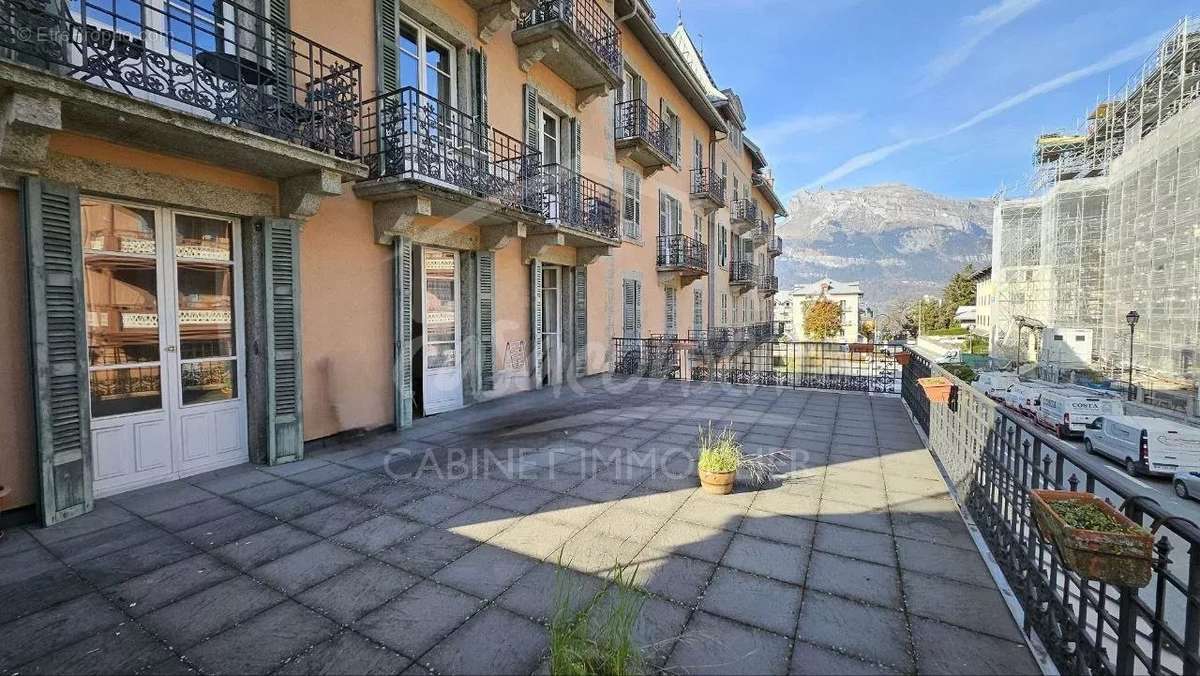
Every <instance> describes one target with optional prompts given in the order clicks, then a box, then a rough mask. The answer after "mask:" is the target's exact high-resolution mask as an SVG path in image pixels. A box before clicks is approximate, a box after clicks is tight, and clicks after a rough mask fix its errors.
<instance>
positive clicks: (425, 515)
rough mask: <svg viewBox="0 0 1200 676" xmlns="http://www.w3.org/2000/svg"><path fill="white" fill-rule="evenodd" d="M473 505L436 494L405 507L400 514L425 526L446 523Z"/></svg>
mask: <svg viewBox="0 0 1200 676" xmlns="http://www.w3.org/2000/svg"><path fill="white" fill-rule="evenodd" d="M471 506H472V503H470V502H468V501H466V500H463V499H462V498H456V497H454V496H452V495H442V494H435V495H430V496H427V497H424V498H421V499H420V500H417V501H416V502H413V503H410V504H407V505H405V506H404V507H403V508H401V509H400V510H399V513H400V514H401V515H403V516H406V517H408V518H410V519H413V520H414V521H420V522H421V523H424V524H436V523H439V522H441V521H445V520H446V519H449V518H450V517H452V516H454V515H455V514H458V513H460V512H465V511H466V510H468V509H470V508H471Z"/></svg>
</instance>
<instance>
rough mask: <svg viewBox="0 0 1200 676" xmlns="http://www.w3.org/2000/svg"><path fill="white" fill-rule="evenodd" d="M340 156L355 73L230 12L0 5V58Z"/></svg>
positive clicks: (239, 10) (314, 46)
mask: <svg viewBox="0 0 1200 676" xmlns="http://www.w3.org/2000/svg"><path fill="white" fill-rule="evenodd" d="M2 53H6V54H7V56H8V57H9V58H12V59H14V60H17V61H20V62H23V63H26V64H29V65H33V66H36V67H38V68H43V69H46V70H49V71H52V72H54V73H56V74H59V75H63V76H66V77H71V78H75V79H78V80H83V81H85V82H89V83H91V84H95V85H99V86H102V87H106V88H109V89H113V90H116V91H120V92H123V93H125V94H128V95H130V96H133V97H136V98H140V99H145V100H148V101H151V102H154V103H158V104H161V105H164V106H166V107H168V108H173V109H176V110H180V111H183V112H187V113H191V114H194V115H198V116H201V117H206V118H209V119H213V120H216V121H217V122H221V123H224V124H230V125H234V126H237V127H242V128H245V129H250V130H253V131H256V132H260V133H263V134H268V135H270V136H274V137H277V138H280V139H284V140H287V141H291V142H294V143H300V144H303V145H306V146H309V147H311V148H315V149H317V150H321V151H323V152H329V153H333V154H336V155H338V156H340V157H345V158H355V157H357V156H358V152H357V148H356V147H355V140H356V139H355V136H356V135H355V131H356V130H357V128H358V115H359V100H360V77H361V73H360V71H361V67H360V65H359V64H358V63H356V62H354V61H352V60H350V59H348V58H346V57H345V56H342V55H341V54H339V53H337V52H335V51H333V50H331V49H329V48H328V47H325V46H324V45H321V44H319V43H316V42H313V41H312V40H309V39H307V38H305V37H304V36H302V35H300V34H298V33H296V32H294V31H292V30H291V29H289V28H288V27H287V26H286V25H285V24H283V23H282V22H279V21H275V20H272V19H271V18H268V17H266V16H263V15H261V14H258V13H256V12H253V11H251V10H249V9H246V8H244V7H242V6H240V5H239V4H237V3H235V2H200V1H198V0H182V1H177V0H171V1H169V2H168V1H162V0H0V54H2Z"/></svg>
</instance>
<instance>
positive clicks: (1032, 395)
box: [1004, 382, 1045, 418]
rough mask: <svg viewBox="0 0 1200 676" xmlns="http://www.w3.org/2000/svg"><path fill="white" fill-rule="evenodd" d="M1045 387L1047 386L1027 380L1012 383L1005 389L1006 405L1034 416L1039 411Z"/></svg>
mask: <svg viewBox="0 0 1200 676" xmlns="http://www.w3.org/2000/svg"><path fill="white" fill-rule="evenodd" d="M1043 389H1045V388H1043V387H1040V386H1037V385H1034V384H1032V383H1026V382H1019V383H1017V384H1015V385H1010V386H1009V388H1008V389H1007V390H1005V391H1004V405H1005V406H1007V407H1009V408H1011V409H1013V410H1015V411H1019V412H1021V413H1024V414H1025V415H1027V416H1029V417H1031V418H1032V417H1033V416H1034V414H1036V413H1037V407H1038V403H1039V402H1040V400H1041V398H1042V390H1043Z"/></svg>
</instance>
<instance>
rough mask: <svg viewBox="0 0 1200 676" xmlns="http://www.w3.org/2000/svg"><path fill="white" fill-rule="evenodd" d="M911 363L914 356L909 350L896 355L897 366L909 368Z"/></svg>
mask: <svg viewBox="0 0 1200 676" xmlns="http://www.w3.org/2000/svg"><path fill="white" fill-rule="evenodd" d="M911 361H912V354H911V353H910V352H909V351H908V350H905V351H903V352H897V353H896V363H897V364H899V365H901V366H908V363H909V362H911Z"/></svg>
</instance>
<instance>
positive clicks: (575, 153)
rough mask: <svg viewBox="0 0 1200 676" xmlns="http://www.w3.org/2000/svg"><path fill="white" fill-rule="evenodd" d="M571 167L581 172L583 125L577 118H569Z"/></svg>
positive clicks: (577, 172)
mask: <svg viewBox="0 0 1200 676" xmlns="http://www.w3.org/2000/svg"><path fill="white" fill-rule="evenodd" d="M571 169H573V170H574V171H575V173H576V174H582V173H583V125H582V124H580V123H579V118H577V117H572V118H571Z"/></svg>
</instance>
